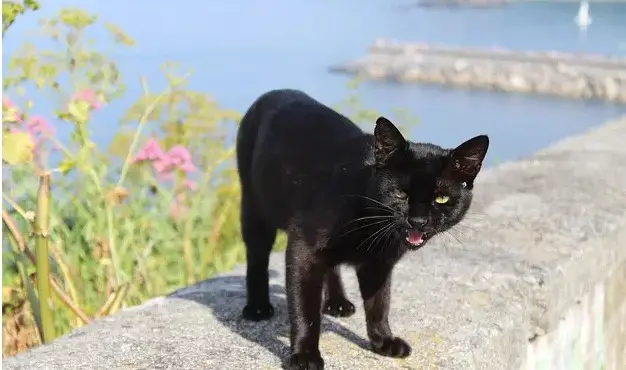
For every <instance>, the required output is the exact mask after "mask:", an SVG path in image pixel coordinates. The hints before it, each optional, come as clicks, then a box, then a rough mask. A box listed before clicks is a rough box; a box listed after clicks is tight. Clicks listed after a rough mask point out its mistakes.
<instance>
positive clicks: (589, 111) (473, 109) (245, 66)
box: [3, 0, 626, 163]
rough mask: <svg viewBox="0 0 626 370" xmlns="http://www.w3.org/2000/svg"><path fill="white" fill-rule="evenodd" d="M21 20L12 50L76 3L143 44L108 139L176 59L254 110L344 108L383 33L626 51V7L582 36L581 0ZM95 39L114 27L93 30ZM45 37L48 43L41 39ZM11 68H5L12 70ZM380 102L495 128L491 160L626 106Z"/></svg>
mask: <svg viewBox="0 0 626 370" xmlns="http://www.w3.org/2000/svg"><path fill="white" fill-rule="evenodd" d="M42 5H43V6H42V9H41V10H40V11H39V12H36V13H32V14H29V15H27V16H24V17H23V18H21V19H19V20H18V22H17V23H16V24H15V26H14V27H13V28H12V29H11V30H10V31H9V34H8V35H7V36H6V37H5V38H4V40H3V43H4V45H3V46H4V52H3V62H4V63H3V64H6V61H7V60H8V59H7V58H8V57H9V56H10V51H11V50H14V48H15V47H16V46H17V45H19V44H20V43H22V42H23V41H25V40H27V39H30V40H32V38H30V36H28V35H29V33H28V32H27V31H28V30H29V29H33V28H34V27H35V26H36V22H37V19H38V18H41V17H44V16H50V15H52V14H54V13H56V12H57V11H58V10H59V9H61V8H63V7H67V6H77V7H80V8H83V9H87V10H89V11H91V12H94V13H96V14H98V15H99V16H100V18H101V19H102V20H105V21H110V22H112V23H114V24H116V25H118V26H120V27H121V28H122V29H124V30H125V31H127V33H128V34H129V35H130V36H132V37H133V38H134V39H135V40H136V46H135V47H133V48H132V49H126V50H123V49H116V50H114V51H113V56H114V58H115V59H116V61H117V62H118V63H119V66H120V67H121V69H122V72H123V74H124V76H125V79H126V84H127V86H128V93H127V95H126V96H125V98H124V99H123V100H122V101H121V102H119V103H117V104H113V105H111V106H110V107H108V108H107V109H105V110H103V111H102V112H99V113H98V114H97V115H96V120H95V121H94V122H93V125H92V126H91V130H92V131H93V133H94V134H95V135H96V137H97V139H98V142H99V143H101V144H105V143H106V142H108V140H110V138H111V137H112V135H113V133H114V132H115V130H116V128H117V120H118V118H119V116H120V115H121V113H122V112H123V109H124V108H125V107H127V106H128V105H129V104H130V103H131V102H132V101H133V99H134V98H136V97H137V96H138V95H139V92H140V88H139V82H138V81H139V80H138V76H139V75H144V76H147V77H148V79H149V80H152V81H158V80H159V76H160V70H159V68H160V66H161V64H162V63H163V62H166V61H176V62H179V63H180V64H181V65H184V66H189V67H191V68H192V69H193V71H194V74H193V76H192V77H191V80H190V85H191V87H192V88H194V89H198V90H202V91H206V92H210V93H211V94H212V95H213V96H214V97H215V98H216V100H217V101H218V102H220V103H221V104H222V105H224V106H226V107H229V108H233V109H237V110H240V111H243V110H245V109H246V107H247V106H248V105H249V104H250V103H251V102H252V101H253V100H254V98H256V97H257V96H258V95H259V94H261V93H262V92H264V91H266V90H269V89H272V88H279V87H291V88H299V89H303V90H305V91H306V92H308V93H310V94H311V95H313V96H314V97H316V98H317V99H319V100H321V101H323V102H325V103H329V104H333V103H335V102H337V101H339V100H340V99H341V98H342V97H344V96H345V95H346V94H347V90H346V83H347V81H348V77H346V76H340V75H334V74H330V73H328V71H327V67H328V66H330V65H332V64H336V63H340V62H343V61H347V60H349V59H352V58H355V57H359V56H361V55H362V54H363V53H364V52H365V49H366V48H367V46H368V45H370V44H371V43H372V41H373V40H374V39H375V38H378V37H387V38H394V39H398V40H404V41H422V42H434V43H444V44H454V45H471V46H501V47H506V48H513V49H542V50H545V49H557V50H565V51H588V52H602V53H608V54H613V55H624V54H626V49H625V48H624V47H623V45H624V43H626V5H622V4H594V3H592V5H591V14H592V17H593V19H594V23H593V24H592V25H591V27H590V28H589V30H588V31H587V32H586V33H585V34H582V33H581V32H580V31H579V30H578V29H577V27H576V25H575V24H574V22H573V17H574V16H575V14H576V11H577V4H576V3H569V4H566V3H559V4H556V3H528V4H516V5H510V6H505V7H498V8H491V9H445V8H442V9H420V8H417V7H411V6H409V5H410V1H401V0H370V1H360V0H317V1H312V0H264V1H258V0H232V1H222V2H212V1H201V0H189V1H185V2H173V1H163V0H151V1H147V0H138V1H121V0H107V1H101V0H49V1H43V4H42ZM93 36H94V37H95V39H96V41H98V40H100V39H103V38H104V37H105V33H104V32H96V33H94V35H93ZM36 42H40V41H36ZM4 68H5V67H4V66H3V69H4ZM358 94H359V96H360V97H361V98H362V99H363V101H364V103H365V105H366V106H367V107H368V108H370V109H375V110H379V111H381V112H383V113H390V112H391V111H392V109H395V108H401V109H405V110H408V111H409V112H411V114H412V115H415V116H417V117H418V118H419V120H420V122H419V124H418V125H415V126H413V127H412V129H411V132H410V137H411V139H413V140H416V141H432V142H435V143H438V144H441V145H445V146H454V145H456V144H458V143H460V142H461V141H463V140H465V139H466V138H469V137H470V136H473V135H476V134H479V133H487V134H489V135H490V136H491V139H492V145H491V148H490V153H489V157H490V159H489V161H490V162H489V163H493V161H495V160H498V161H500V160H510V159H515V158H518V157H521V156H527V155H529V154H531V153H532V152H533V151H535V150H537V149H540V148H542V147H545V146H546V145H548V144H550V143H551V142H554V141H555V140H558V139H560V138H562V137H565V136H568V135H572V134H575V133H578V132H581V131H583V130H585V129H586V128H588V127H591V126H594V125H598V124H600V123H603V122H605V121H607V120H609V119H611V118H613V117H616V116H618V115H621V114H623V113H625V112H626V107H624V106H617V105H611V104H607V103H604V102H591V101H587V102H583V101H577V100H566V99H559V98H553V97H543V96H527V95H516V94H504V93H496V92H486V91H476V90H458V89H452V88H447V87H440V86H414V85H399V84H393V83H383V82H376V83H374V82H368V83H364V84H363V85H362V86H361V87H360V89H359V92H358Z"/></svg>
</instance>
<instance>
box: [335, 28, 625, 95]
mask: <svg viewBox="0 0 626 370" xmlns="http://www.w3.org/2000/svg"><path fill="white" fill-rule="evenodd" d="M330 71H332V72H338V73H348V74H353V75H359V76H360V77H362V78H366V79H373V80H390V81H395V82H401V83H432V84H443V85H451V86H457V87H467V88H478V89H488V90H496V91H505V92H517V93H535V94H549V95H557V96H561V97H567V98H576V99H599V100H606V101H610V102H615V103H626V58H617V57H611V56H607V55H597V54H577V53H564V52H557V51H515V50H507V49H500V48H482V49H481V48H467V47H454V46H440V45H430V44H424V43H403V42H398V41H393V40H377V41H375V42H374V44H373V45H372V46H370V48H369V49H368V51H367V53H366V55H365V56H364V57H363V58H360V59H358V60H355V61H351V62H348V63H345V64H342V65H336V66H332V67H330Z"/></svg>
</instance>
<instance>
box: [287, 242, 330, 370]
mask: <svg viewBox="0 0 626 370" xmlns="http://www.w3.org/2000/svg"><path fill="white" fill-rule="evenodd" d="M319 250H320V245H309V244H308V243H306V242H305V240H304V238H303V237H302V236H301V235H300V234H299V233H298V232H293V231H292V232H290V233H289V238H288V242H287V251H286V288H287V306H288V309H289V323H290V330H291V356H290V357H289V363H288V369H289V370H322V369H324V360H323V359H322V357H321V355H320V351H319V339H320V325H321V303H322V290H323V285H324V274H325V272H326V263H325V261H324V259H323V257H322V256H321V254H320V253H319Z"/></svg>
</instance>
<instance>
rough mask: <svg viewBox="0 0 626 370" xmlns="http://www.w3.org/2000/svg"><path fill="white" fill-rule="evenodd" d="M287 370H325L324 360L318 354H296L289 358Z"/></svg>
mask: <svg viewBox="0 0 626 370" xmlns="http://www.w3.org/2000/svg"><path fill="white" fill-rule="evenodd" d="M287 370H324V360H323V359H322V357H321V356H320V355H319V354H317V353H294V354H292V355H291V356H290V357H289V363H288V364H287Z"/></svg>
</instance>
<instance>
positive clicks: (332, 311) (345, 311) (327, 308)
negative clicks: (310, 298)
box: [323, 297, 356, 317]
mask: <svg viewBox="0 0 626 370" xmlns="http://www.w3.org/2000/svg"><path fill="white" fill-rule="evenodd" d="M355 311H356V309H355V308H354V305H353V304H352V302H350V301H349V300H347V299H346V298H344V297H340V298H331V299H328V300H327V301H326V302H325V303H324V309H323V312H324V313H325V314H327V315H330V316H335V317H348V316H352V314H354V312H355Z"/></svg>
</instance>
